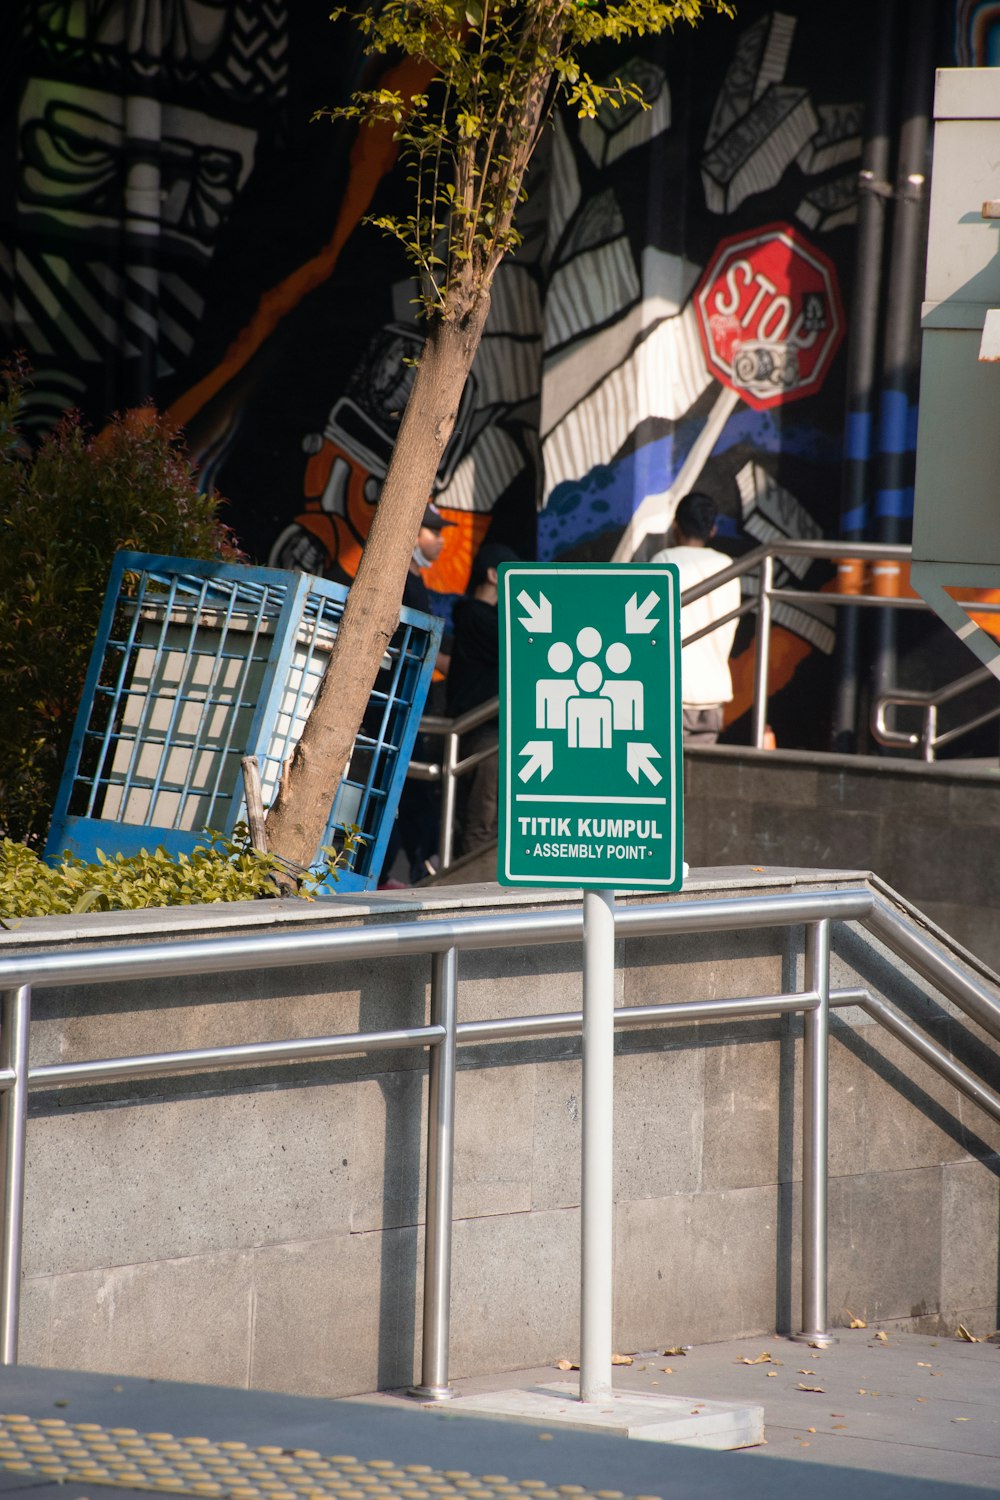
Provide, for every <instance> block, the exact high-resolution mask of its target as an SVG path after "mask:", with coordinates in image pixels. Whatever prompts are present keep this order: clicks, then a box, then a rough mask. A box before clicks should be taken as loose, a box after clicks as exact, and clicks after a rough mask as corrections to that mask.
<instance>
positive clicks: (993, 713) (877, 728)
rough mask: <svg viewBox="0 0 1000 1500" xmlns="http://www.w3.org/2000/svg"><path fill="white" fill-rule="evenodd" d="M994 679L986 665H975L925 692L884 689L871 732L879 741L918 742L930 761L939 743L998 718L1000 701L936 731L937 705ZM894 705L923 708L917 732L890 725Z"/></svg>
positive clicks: (887, 743)
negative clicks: (908, 731) (953, 725)
mask: <svg viewBox="0 0 1000 1500" xmlns="http://www.w3.org/2000/svg"><path fill="white" fill-rule="evenodd" d="M995 681H996V676H995V674H994V673H993V672H991V671H990V669H989V667H977V668H976V670H975V671H974V672H968V673H967V674H966V675H965V676H964V677H958V678H956V679H955V681H954V682H949V683H946V685H945V686H944V687H941V688H932V689H929V690H927V691H925V692H921V691H920V690H918V689H916V688H898V689H896V691H895V692H892V693H883V694H881V696H880V697H878V698H876V700H875V702H874V704H873V705H872V716H871V718H872V722H871V729H872V735H873V737H874V738H875V739H876V740H877V741H878V743H879V744H880V745H887V746H888V745H905V746H907V747H908V748H909V747H915V746H918V745H919V747H920V752H921V755H922V757H923V759H924V760H925V761H927V762H928V763H931V762H933V761H934V760H935V758H936V755H937V750H938V747H939V746H940V745H950V744H951V743H952V741H953V740H957V739H960V738H961V737H962V735H964V734H971V732H972V731H973V729H980V728H981V727H982V725H984V724H989V723H991V722H992V720H994V719H1000V704H997V706H996V708H991V709H989V710H988V711H987V712H986V713H984V714H977V715H976V717H975V718H974V719H968V720H966V722H965V723H964V724H958V725H956V726H955V727H954V728H952V729H946V730H945V731H944V733H943V734H939V733H938V709H939V708H942V707H943V706H944V704H946V703H952V702H953V701H954V700H955V699H956V698H960V697H961V696H962V695H963V693H968V692H971V690H972V689H973V688H976V687H981V686H982V685H983V683H984V682H995ZM893 706H898V707H900V708H906V707H916V708H922V709H923V724H922V726H921V730H920V733H919V734H907V733H905V732H904V731H902V730H899V729H892V728H890V727H889V725H888V724H887V723H886V712H887V710H888V709H889V708H891V707H893Z"/></svg>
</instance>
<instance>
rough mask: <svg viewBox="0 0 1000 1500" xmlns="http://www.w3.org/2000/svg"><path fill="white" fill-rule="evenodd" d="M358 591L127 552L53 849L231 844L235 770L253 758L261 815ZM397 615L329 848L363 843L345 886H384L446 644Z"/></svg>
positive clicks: (433, 625)
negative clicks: (380, 882)
mask: <svg viewBox="0 0 1000 1500" xmlns="http://www.w3.org/2000/svg"><path fill="white" fill-rule="evenodd" d="M346 598H347V589H346V588H345V587H344V586H343V585H341V584H338V583H331V582H329V581H327V580H325V579H321V578H314V577H310V576H308V575H306V574H301V573H293V572H282V571H279V570H277V569H273V568H256V567H247V566H243V565H238V564H230V563H217V562H196V561H193V560H191V559H188V558H177V557H156V556H151V555H148V554H145V553H138V552H119V553H118V554H117V556H116V557H115V560H114V564H113V566H112V570H111V579H110V582H109V584H108V590H107V594H106V596H105V601H104V610H103V613H102V616H101V623H100V627H99V629H98V634H97V640H96V642H95V645H94V651H93V654H92V656H91V661H90V668H89V671H88V674H87V680H86V684H85V686H84V691H83V696H82V699H81V703H80V710H79V713H78V715H77V720H76V725H75V728H74V732H73V738H72V742H71V745H70V751H69V755H68V757H67V762H66V768H65V771H64V772H63V779H62V783H61V785H60V788H59V795H58V798H57V800H56V806H55V812H54V815H53V819H52V827H51V830H50V833H49V840H48V846H47V850H46V853H47V855H48V857H50V858H51V857H53V856H57V855H59V854H61V853H62V852H63V850H66V849H69V850H71V851H72V852H73V853H75V854H79V855H80V856H82V857H83V858H85V859H93V858H94V857H95V856H96V852H97V849H98V848H100V849H103V850H104V851H105V852H106V853H124V854H130V853H135V852H136V851H138V850H139V849H142V848H151V847H155V846H156V845H162V846H163V847H164V848H165V849H167V850H168V851H170V852H171V853H177V852H180V851H181V850H184V851H190V850H191V849H193V848H194V846H195V845H196V844H198V843H199V842H204V830H205V829H206V828H213V829H217V830H218V831H219V832H221V833H225V834H231V833H232V831H233V829H234V827H235V825H236V824H237V823H238V822H239V821H240V820H241V818H243V817H244V816H245V801H244V796H243V780H242V775H241V766H240V762H241V759H242V757H243V756H244V755H253V756H256V757H257V761H258V764H259V766H260V773H261V784H262V790H263V797H264V805H265V806H267V805H268V803H269V802H271V801H272V800H273V799H274V796H275V794H276V792H277V788H278V782H279V778H280V776H281V769H282V766H283V765H284V763H285V761H286V760H287V759H288V757H289V756H290V755H291V753H292V751H293V750H294V748H295V745H296V744H297V743H298V739H299V736H300V734H301V732H302V728H303V725H304V723H305V721H306V719H307V717H308V715H309V711H310V709H311V707H312V704H313V702H314V700H315V697H316V692H317V690H318V688H319V684H320V681H321V680H322V677H323V673H324V671H325V669H326V663H327V660H328V658H329V654H330V650H331V647H332V644H333V640H334V637H335V635H336V633H337V627H338V625H339V622H340V618H341V615H342V614H343V609H344V601H345V599H346ZM441 628H442V627H441V621H440V620H436V619H434V618H433V617H432V616H430V615H426V614H423V613H421V612H420V611H418V610H411V609H402V610H401V611H400V624H399V629H398V630H397V631H396V634H395V636H394V637H393V640H392V642H391V644H390V647H389V649H388V651H387V652H386V654H385V657H384V658H383V661H382V667H381V670H380V672H379V675H378V678H377V680H376V683H375V687H374V690H373V692H372V695H371V698H370V700H369V705H368V710H367V713H366V715H365V719H364V722H363V724H362V727H361V730H360V732H359V733H358V736H357V738H356V740H355V744H354V750H353V753H352V755H351V759H350V762H349V765H348V767H347V769H346V774H345V775H344V776H343V778H342V779H341V781H340V787H339V790H338V792H337V796H336V801H335V802H334V803H333V806H332V807H331V809H330V816H329V820H328V823H327V828H326V833H325V835H324V838H323V840H322V843H323V844H326V845H333V846H339V844H340V842H341V841H342V839H343V835H344V830H345V828H346V827H347V826H348V825H351V824H353V825H355V826H356V827H358V828H359V829H360V830H361V833H362V834H363V836H364V840H365V842H364V844H363V845H361V846H360V848H359V849H358V851H357V852H356V854H355V856H354V860H353V868H352V869H351V870H350V871H348V872H343V873H342V874H341V878H340V881H339V883H338V886H337V889H339V890H363V889H367V888H369V887H371V886H372V885H374V884H375V882H376V880H377V878H378V874H379V871H380V869H381V865H382V859H383V855H384V853H385V847H386V843H387V840H388V837H389V832H390V829H391V825H392V820H393V818H394V816H395V812H396V805H397V803H398V801H399V795H400V792H401V790H402V787H403V781H404V778H405V776H406V768H407V765H408V764H409V760H410V754H411V752H412V749H413V742H414V739H415V737H416V733H417V727H418V724H419V721H420V714H421V711H422V709H423V705H424V701H425V699H426V697H427V691H428V688H429V687H430V681H431V674H432V672H433V670H434V659H435V656H436V654H437V648H438V645H439V643H440V639H441Z"/></svg>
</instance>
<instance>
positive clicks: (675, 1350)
mask: <svg viewBox="0 0 1000 1500" xmlns="http://www.w3.org/2000/svg"><path fill="white" fill-rule="evenodd" d="M681 1354H683V1355H685V1356H686V1355H687V1350H686V1349H682V1348H681V1346H680V1344H671V1346H670V1348H669V1349H664V1351H663V1357H664V1359H673V1358H675V1357H676V1356H677V1355H681Z"/></svg>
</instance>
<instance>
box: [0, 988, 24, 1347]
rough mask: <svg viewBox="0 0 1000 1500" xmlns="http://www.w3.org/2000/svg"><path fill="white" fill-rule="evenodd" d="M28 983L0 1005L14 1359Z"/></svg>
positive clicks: (0, 1098) (2, 1155)
mask: <svg viewBox="0 0 1000 1500" xmlns="http://www.w3.org/2000/svg"><path fill="white" fill-rule="evenodd" d="M30 1029H31V987H30V985H26V984H22V985H21V986H20V987H19V988H18V989H15V990H5V991H4V992H3V1000H2V1004H0V1067H2V1068H9V1069H11V1070H12V1072H13V1074H14V1081H13V1083H12V1084H11V1085H10V1087H9V1088H7V1089H5V1090H4V1092H3V1094H2V1095H0V1160H2V1162H3V1229H2V1249H0V1363H2V1364H5V1365H16V1364H17V1330H18V1323H19V1320H20V1312H21V1220H22V1216H23V1208H24V1145H25V1138H26V1135H27V1125H28V1033H29V1031H30Z"/></svg>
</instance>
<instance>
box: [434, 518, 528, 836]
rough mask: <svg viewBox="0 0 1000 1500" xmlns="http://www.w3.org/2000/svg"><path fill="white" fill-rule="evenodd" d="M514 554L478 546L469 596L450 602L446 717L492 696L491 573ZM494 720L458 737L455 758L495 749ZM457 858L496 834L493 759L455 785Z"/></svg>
mask: <svg viewBox="0 0 1000 1500" xmlns="http://www.w3.org/2000/svg"><path fill="white" fill-rule="evenodd" d="M518 561H519V558H518V555H517V553H516V552H514V551H513V549H512V548H510V547H505V546H504V545H503V543H502V542H484V543H483V545H482V546H481V547H480V549H479V551H478V552H477V553H476V556H475V560H474V562H473V564H472V576H471V578H470V580H469V590H470V591H469V593H467V594H466V595H465V597H464V598H462V599H458V600H456V603H455V607H454V610H453V612H452V618H453V621H454V633H453V640H452V648H451V666H450V669H449V672H448V682H447V696H446V704H447V712H448V717H449V718H451V719H455V718H458V716H459V715H460V714H464V713H468V711H469V709H470V708H476V707H477V705H478V704H480V703H485V702H486V701H487V699H489V698H495V697H496V695H497V692H498V691H499V680H500V637H499V615H498V610H497V599H498V597H499V595H498V590H497V569H498V568H499V566H500V564H501V563H505V562H518ZM496 738H497V721H496V719H495V718H494V719H489V720H488V721H487V722H486V723H485V724H480V725H479V726H478V727H477V728H476V729H473V730H472V731H471V732H470V733H469V734H467V735H463V737H462V744H461V751H460V754H461V758H462V759H463V760H464V759H465V758H466V757H467V756H469V755H473V754H475V752H476V751H477V750H483V749H486V748H487V747H488V746H491V745H495V744H496ZM456 818H457V823H458V827H457V830H456V832H457V837H456V840H455V849H456V853H458V854H468V853H470V851H471V850H473V849H476V848H478V847H479V846H480V845H482V844H486V843H489V842H491V841H492V840H493V839H495V838H496V833H497V760H496V756H495V755H491V756H489V757H488V758H487V759H486V760H483V761H481V762H480V764H479V765H478V766H476V768H475V770H473V771H470V772H469V773H468V774H467V775H465V776H463V777H462V778H461V780H460V781H459V783H458V795H457V797H456Z"/></svg>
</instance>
